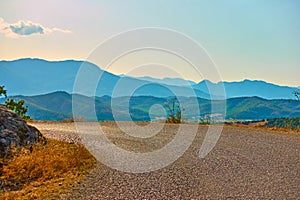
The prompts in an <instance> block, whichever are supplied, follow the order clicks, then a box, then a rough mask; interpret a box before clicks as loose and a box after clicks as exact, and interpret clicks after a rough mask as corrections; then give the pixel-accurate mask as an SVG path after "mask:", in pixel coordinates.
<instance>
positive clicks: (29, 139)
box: [0, 104, 46, 157]
mask: <svg viewBox="0 0 300 200" xmlns="http://www.w3.org/2000/svg"><path fill="white" fill-rule="evenodd" d="M45 140H46V139H45V137H44V136H43V135H42V134H41V133H40V131H39V130H38V129H37V128H35V127H33V126H30V125H28V124H27V123H26V121H25V120H23V119H22V118H21V117H20V116H18V115H17V114H16V113H14V112H13V111H11V110H9V109H8V108H6V107H5V106H4V105H1V104H0V156H1V157H3V156H4V155H5V154H6V153H7V152H8V150H9V149H10V147H11V146H12V145H15V146H16V147H18V148H20V147H23V146H27V145H32V144H34V143H36V142H42V141H45Z"/></svg>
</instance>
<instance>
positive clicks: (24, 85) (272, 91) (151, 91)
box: [0, 58, 300, 99]
mask: <svg viewBox="0 0 300 200" xmlns="http://www.w3.org/2000/svg"><path fill="white" fill-rule="evenodd" d="M82 64H84V65H85V67H88V68H89V69H90V70H89V72H88V74H87V78H86V79H87V80H86V83H85V85H84V86H85V87H84V88H86V89H87V90H88V88H91V83H89V78H88V75H93V76H95V75H96V76H97V75H98V76H101V80H100V82H99V84H98V86H97V88H96V91H95V94H93V95H96V96H104V95H108V96H114V97H121V96H130V95H133V96H154V97H168V96H174V93H173V92H172V91H174V92H175V93H176V95H177V96H178V95H179V96H191V90H189V89H188V88H190V87H192V88H193V89H194V92H195V95H196V96H197V97H200V98H205V99H210V98H213V99H218V98H221V97H219V96H218V95H219V94H220V92H218V90H220V88H221V87H220V86H221V85H222V84H223V85H224V89H225V92H226V97H227V98H234V97H253V96H257V97H261V98H264V99H294V96H293V94H292V93H293V92H294V91H298V92H300V89H299V88H296V87H288V86H278V85H275V84H271V83H267V82H265V81H259V80H253V81H252V80H244V81H240V82H219V83H212V82H210V81H209V80H203V81H201V82H199V83H195V82H193V81H189V80H184V79H180V78H164V79H156V78H152V77H139V78H134V77H128V76H125V75H121V76H117V75H114V74H112V73H109V72H107V71H104V70H102V69H100V68H99V67H98V66H96V65H95V64H93V63H90V62H84V61H75V60H65V61H46V60H42V59H30V58H24V59H19V60H14V61H0V85H5V87H6V89H8V91H9V94H11V95H26V96H30V95H39V94H46V93H51V92H55V91H65V92H68V93H74V91H73V86H74V82H75V78H76V75H77V72H78V70H79V69H80V67H81V65H82ZM120 80H121V81H122V84H120V85H121V86H120V88H121V89H119V90H118V92H115V93H114V91H115V86H116V85H117V83H118V82H119V81H120ZM140 85H143V87H140V88H139V89H138V90H136V91H135V92H134V93H132V91H131V90H130V88H131V87H133V86H140ZM187 85H189V87H187ZM221 93H222V92H221ZM83 94H90V93H89V92H85V91H83ZM210 94H211V95H210ZM88 96H91V95H88Z"/></svg>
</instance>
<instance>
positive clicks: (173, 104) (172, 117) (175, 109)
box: [165, 97, 181, 124]
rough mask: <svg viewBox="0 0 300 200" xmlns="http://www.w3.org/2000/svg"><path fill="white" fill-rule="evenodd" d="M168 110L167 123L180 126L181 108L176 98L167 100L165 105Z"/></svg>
mask: <svg viewBox="0 0 300 200" xmlns="http://www.w3.org/2000/svg"><path fill="white" fill-rule="evenodd" d="M165 106H166V107H167V109H168V117H167V120H166V122H167V123H174V124H180V123H181V108H180V105H179V102H178V100H177V98H175V97H174V99H171V100H169V101H168V102H166V103H165Z"/></svg>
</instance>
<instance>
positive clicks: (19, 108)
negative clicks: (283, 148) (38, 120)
mask: <svg viewBox="0 0 300 200" xmlns="http://www.w3.org/2000/svg"><path fill="white" fill-rule="evenodd" d="M6 92H7V91H6V90H5V89H4V86H0V97H1V96H4V97H5V98H7V94H6ZM24 103H25V101H24V100H20V101H18V102H16V101H14V100H13V99H7V100H6V101H5V103H4V105H5V106H6V107H7V108H8V109H11V110H12V111H14V112H15V113H17V114H18V115H19V116H20V117H22V118H23V119H25V120H29V119H30V117H29V116H27V115H26V113H27V111H28V106H24Z"/></svg>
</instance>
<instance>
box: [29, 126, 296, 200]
mask: <svg viewBox="0 0 300 200" xmlns="http://www.w3.org/2000/svg"><path fill="white" fill-rule="evenodd" d="M32 125H34V126H36V127H37V128H38V129H39V130H40V131H41V132H42V133H43V134H44V136H46V137H48V138H55V139H59V140H64V141H68V142H75V143H80V138H79V137H78V136H77V135H76V134H75V129H74V125H73V124H72V123H33V124H32ZM102 126H103V127H104V129H105V130H106V131H107V136H108V138H109V139H110V140H111V141H113V142H114V143H115V144H117V145H118V146H120V147H122V148H124V149H128V150H132V151H152V150H155V149H158V148H161V147H162V146H164V145H165V144H166V143H168V142H169V141H170V139H171V138H172V137H173V136H174V132H176V130H177V128H178V127H176V126H174V125H173V126H169V127H167V131H165V132H163V133H161V134H159V135H158V136H155V137H153V138H148V139H136V138H132V137H127V136H126V135H125V134H124V133H122V132H121V131H120V130H119V129H118V128H117V127H116V125H115V124H111V123H107V124H102ZM206 130H207V127H206V126H200V127H199V130H198V133H197V136H196V139H195V140H194V142H193V144H192V145H191V147H190V148H189V149H188V150H187V151H186V152H185V154H184V155H183V156H182V157H181V158H179V159H178V160H177V161H176V162H174V163H173V164H171V165H169V166H167V167H165V168H163V169H160V170H158V171H154V172H149V173H142V174H132V173H124V172H120V171H117V170H114V169H111V168H109V167H106V166H104V165H103V164H101V163H98V165H97V167H96V168H95V169H94V170H93V171H92V172H91V173H90V174H88V175H87V177H86V178H85V179H84V180H83V181H81V182H80V183H77V184H78V185H79V186H75V185H74V186H73V189H72V192H71V193H70V194H64V195H63V196H62V197H61V198H62V199H227V198H232V199H300V134H290V133H282V132H276V131H268V130H263V129H255V128H238V127H226V126H225V127H224V129H223V132H222V135H221V137H220V139H219V141H218V143H217V145H216V146H215V148H214V149H213V150H212V151H211V152H210V153H209V154H208V155H207V156H206V157H205V158H204V159H199V157H198V152H199V148H200V146H201V143H202V141H203V138H204V136H205V133H206ZM154 143H155V144H157V145H153V144H154ZM77 184H76V185H77ZM71 187H72V186H71Z"/></svg>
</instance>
